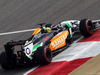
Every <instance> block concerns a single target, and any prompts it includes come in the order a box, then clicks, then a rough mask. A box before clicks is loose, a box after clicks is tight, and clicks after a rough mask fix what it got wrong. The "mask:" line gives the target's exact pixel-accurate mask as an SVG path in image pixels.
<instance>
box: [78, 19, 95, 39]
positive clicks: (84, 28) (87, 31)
mask: <svg viewBox="0 0 100 75" xmlns="http://www.w3.org/2000/svg"><path fill="white" fill-rule="evenodd" d="M80 32H81V34H82V35H83V36H84V37H89V36H91V35H92V34H93V32H94V26H93V23H92V21H91V20H90V19H83V20H81V21H80Z"/></svg>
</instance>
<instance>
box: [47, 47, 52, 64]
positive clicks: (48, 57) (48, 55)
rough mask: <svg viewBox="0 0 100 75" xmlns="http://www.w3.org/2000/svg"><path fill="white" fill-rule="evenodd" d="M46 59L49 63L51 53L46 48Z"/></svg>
mask: <svg viewBox="0 0 100 75" xmlns="http://www.w3.org/2000/svg"><path fill="white" fill-rule="evenodd" d="M46 58H47V59H48V61H49V62H50V61H51V59H52V54H51V51H50V50H49V48H46Z"/></svg>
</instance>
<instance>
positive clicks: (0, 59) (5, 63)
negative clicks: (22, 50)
mask: <svg viewBox="0 0 100 75" xmlns="http://www.w3.org/2000/svg"><path fill="white" fill-rule="evenodd" d="M0 63H1V67H2V68H3V69H5V70H9V69H12V68H14V66H15V62H14V61H13V60H11V59H8V57H7V54H6V52H5V51H4V52H2V53H1V55H0Z"/></svg>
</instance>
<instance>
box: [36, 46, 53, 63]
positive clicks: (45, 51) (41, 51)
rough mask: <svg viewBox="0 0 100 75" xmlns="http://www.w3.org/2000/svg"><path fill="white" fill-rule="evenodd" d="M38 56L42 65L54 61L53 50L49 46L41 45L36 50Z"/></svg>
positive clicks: (38, 60)
mask: <svg viewBox="0 0 100 75" xmlns="http://www.w3.org/2000/svg"><path fill="white" fill-rule="evenodd" d="M36 57H37V62H38V63H39V64H40V65H46V64H49V63H51V61H52V52H51V50H50V48H48V47H46V48H45V47H39V48H38V49H37V51H36Z"/></svg>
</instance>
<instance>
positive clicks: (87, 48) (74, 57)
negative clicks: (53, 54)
mask: <svg viewBox="0 0 100 75" xmlns="http://www.w3.org/2000/svg"><path fill="white" fill-rule="evenodd" d="M96 43H97V42H94V43H92V44H91V45H90V46H88V47H86V48H84V49H83V50H82V51H80V52H79V53H78V54H76V55H75V56H73V57H72V58H71V59H69V60H68V61H71V60H74V59H76V58H77V57H78V56H80V55H81V54H82V53H83V52H85V51H86V50H89V48H90V47H92V46H93V45H94V44H96Z"/></svg>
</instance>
